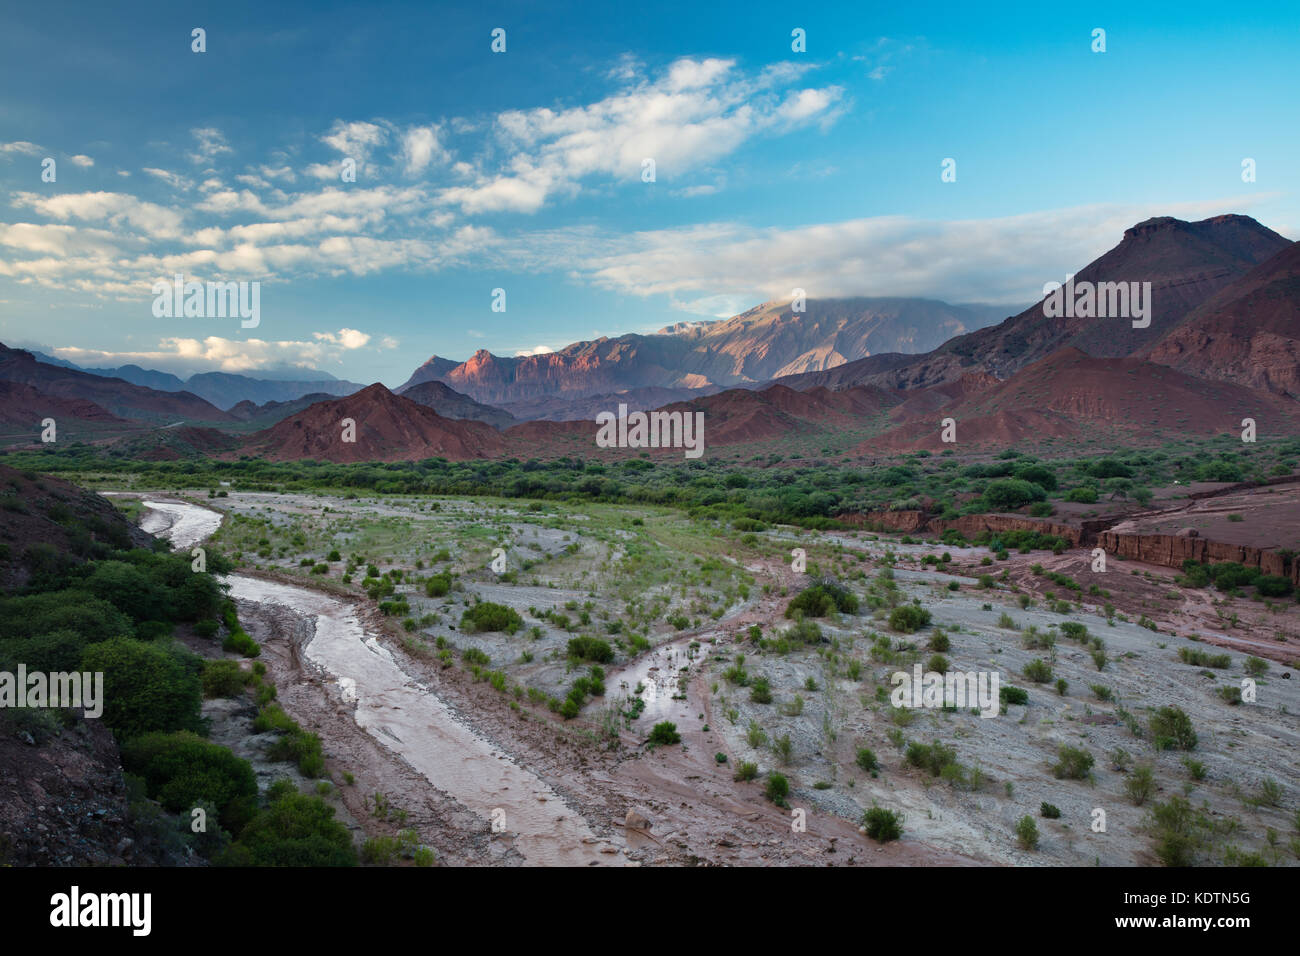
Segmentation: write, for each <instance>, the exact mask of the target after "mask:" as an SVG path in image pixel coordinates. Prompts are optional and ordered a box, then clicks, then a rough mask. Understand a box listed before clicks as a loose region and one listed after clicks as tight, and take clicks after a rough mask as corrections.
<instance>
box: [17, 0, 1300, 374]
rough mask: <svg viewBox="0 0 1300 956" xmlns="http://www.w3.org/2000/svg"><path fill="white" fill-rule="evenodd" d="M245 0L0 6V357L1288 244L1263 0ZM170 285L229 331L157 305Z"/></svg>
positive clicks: (1290, 232) (1293, 162) (535, 337)
mask: <svg viewBox="0 0 1300 956" xmlns="http://www.w3.org/2000/svg"><path fill="white" fill-rule="evenodd" d="M267 6H269V5H266V4H261V3H238V2H222V3H213V4H183V3H157V4H130V5H123V6H121V7H118V6H112V7H110V6H108V5H104V4H99V3H94V4H92V3H85V4H76V5H71V4H59V3H43V4H35V5H25V6H22V7H18V6H17V5H13V4H11V5H9V6H8V8H7V9H6V10H5V12H4V13H3V14H2V15H0V341H4V342H5V343H6V344H20V345H28V346H34V347H42V348H45V349H47V350H54V351H55V354H58V355H59V356H61V357H63V358H67V359H70V360H72V361H76V362H80V363H82V364H91V365H94V364H120V363H123V362H136V363H138V364H142V365H146V366H151V367H156V368H164V369H167V370H170V371H177V372H180V373H185V372H188V371H195V370H205V369H214V368H219V369H224V370H228V371H244V372H249V373H251V374H257V372H258V370H259V369H266V368H271V367H275V366H279V365H283V364H301V365H308V366H311V367H316V368H320V369H323V370H325V371H327V372H330V373H331V374H334V375H337V376H339V377H346V378H350V379H353V380H355V381H360V382H365V383H368V382H371V381H384V382H386V383H388V384H390V385H395V384H398V383H400V382H401V381H403V380H404V379H405V378H406V377H407V375H408V374H409V373H410V371H411V370H412V369H413V368H414V366H415V365H417V364H419V362H421V361H423V360H424V359H425V358H427V357H428V356H429V355H431V354H435V353H436V354H438V355H444V356H449V357H453V358H457V359H463V358H466V357H468V356H469V355H470V354H471V353H473V352H474V351H475V350H477V349H480V348H486V349H488V350H490V351H493V352H495V353H497V354H503V355H513V354H517V353H520V352H525V351H530V350H538V349H543V350H544V349H547V348H560V347H562V346H564V345H566V344H568V343H570V342H573V341H577V340H582V339H590V338H594V337H596V336H598V335H610V336H613V335H618V334H621V333H623V332H629V331H653V330H654V329H657V328H659V327H662V326H664V325H667V324H670V323H672V322H677V321H683V320H688V319H695V318H704V317H713V316H718V315H726V314H731V313H734V312H738V311H741V310H743V309H744V308H748V307H749V306H752V305H754V304H757V303H758V302H761V301H764V300H767V299H776V298H784V297H788V296H789V295H790V291H791V289H793V288H794V287H796V286H797V287H800V288H803V289H805V290H806V292H807V294H808V296H810V297H814V298H815V297H818V296H829V295H925V296H931V297H935V298H943V299H947V300H949V301H954V302H995V303H1006V304H1008V306H1011V305H1023V304H1025V303H1028V302H1029V301H1032V300H1033V299H1035V298H1036V297H1037V295H1036V293H1037V291H1038V290H1041V288H1042V285H1043V283H1045V282H1048V281H1052V280H1057V281H1059V280H1062V279H1063V278H1064V274H1065V273H1066V272H1067V271H1073V270H1075V269H1077V268H1079V267H1080V266H1082V265H1084V264H1085V263H1086V262H1087V261H1089V260H1090V259H1092V258H1095V257H1096V256H1097V255H1098V254H1100V253H1101V252H1103V251H1105V250H1106V249H1108V248H1110V247H1111V246H1113V245H1114V244H1115V243H1116V242H1117V241H1118V240H1119V238H1120V235H1121V233H1122V231H1123V229H1124V228H1126V227H1127V226H1129V225H1131V224H1133V223H1134V222H1137V221H1140V220H1141V219H1144V218H1147V217H1149V216H1152V215H1166V214H1167V215H1175V216H1179V217H1180V218H1187V219H1199V218H1204V217H1205V216H1208V215H1215V214H1218V213H1223V212H1242V213H1246V214H1248V215H1253V216H1255V217H1256V218H1257V219H1259V220H1260V221H1261V222H1263V223H1264V224H1265V225H1267V226H1269V227H1271V228H1273V229H1276V230H1277V231H1279V232H1281V233H1282V234H1283V235H1285V236H1287V237H1288V238H1292V239H1295V238H1298V237H1300V203H1298V202H1297V195H1296V194H1297V190H1296V187H1297V176H1298V175H1300V174H1298V171H1300V132H1298V131H1300V122H1297V119H1298V117H1297V109H1296V101H1295V91H1296V90H1297V89H1300V76H1298V75H1297V74H1298V73H1300V67H1298V66H1297V64H1300V7H1297V5H1296V4H1294V3H1290V4H1269V3H1252V4H1234V5H1224V4H1213V5H1211V4H1189V3H1178V4H1173V3H1170V4H1138V5H1134V4H1128V3H1126V4H1104V3H1102V4H1099V3H1089V4H1075V5H1071V4H1064V5H1058V4H1053V5H1051V6H1048V5H1041V4H1024V5H1000V6H999V7H998V8H997V10H996V11H993V12H990V11H988V10H985V9H981V8H980V6H977V5H970V7H969V8H968V9H961V7H962V6H963V5H957V6H958V7H959V8H958V9H952V8H951V7H950V6H948V5H939V6H932V5H898V4H889V5H886V4H872V3H861V2H858V3H843V4H839V3H832V4H818V5H817V6H816V9H814V10H811V11H810V10H808V9H807V8H806V7H805V6H804V5H801V4H791V3H780V4H778V3H753V2H747V3H735V4H712V3H711V4H701V3H692V4H662V3H656V4H647V5H636V4H609V3H570V4H547V5H546V7H547V9H546V10H544V11H543V10H541V9H538V7H539V6H540V5H537V4H474V5H470V4H464V5H462V6H461V7H460V8H459V9H458V8H457V7H454V6H451V5H445V4H429V3H411V4H407V3H379V4H366V5H364V6H357V7H352V6H350V5H348V4H343V3H312V4H283V5H276V9H274V10H268V9H266V7H267ZM195 27H201V28H203V29H204V30H205V31H206V45H207V50H206V52H204V53H195V52H192V50H191V42H192V41H191V30H192V29H193V28H195ZM497 27H500V28H503V29H504V30H505V31H506V51H505V52H504V53H494V52H492V50H491V49H490V45H491V42H492V41H491V35H490V34H491V31H492V30H493V29H494V28H497ZM795 28H802V29H803V30H804V31H806V37H807V41H806V45H807V49H806V52H803V53H796V52H793V51H792V50H791V31H792V30H793V29H795ZM1095 28H1101V29H1104V30H1105V31H1106V51H1105V52H1104V53H1094V52H1093V51H1092V49H1091V47H1092V43H1093V40H1092V31H1093V30H1094V29H1095ZM46 157H49V158H52V159H54V160H55V163H56V164H57V165H56V175H57V178H56V181H55V182H43V181H42V179H41V169H42V165H41V164H42V160H44V159H45V158H46ZM949 157H951V158H953V159H955V160H956V164H957V166H956V169H957V178H956V181H955V182H950V183H945V182H941V178H940V172H941V163H942V161H943V160H944V159H945V158H949ZM1247 157H1249V158H1252V159H1254V160H1255V162H1256V169H1257V178H1256V181H1255V182H1254V183H1244V182H1243V181H1242V177H1241V163H1242V160H1243V159H1244V158H1247ZM346 158H351V159H353V160H354V161H355V162H356V163H357V177H356V182H355V183H345V182H342V181H341V179H340V176H339V171H340V169H341V163H342V162H343V160H344V159H346ZM646 158H653V159H654V160H655V181H654V182H652V183H647V182H644V181H643V179H642V169H643V160H644V159H646ZM177 272H181V273H183V274H184V275H185V276H186V277H187V278H191V279H196V280H199V281H204V280H217V279H221V280H236V281H237V280H246V281H259V282H261V284H262V287H261V322H260V325H259V326H258V327H257V328H256V329H241V328H240V324H239V322H238V321H237V320H230V319H223V318H189V319H184V318H182V319H176V318H156V317H154V315H153V313H152V308H151V306H152V302H153V295H152V293H151V291H150V287H151V285H152V284H153V282H155V281H157V280H159V279H163V278H170V277H171V276H172V275H174V274H175V273H177ZM495 288H504V289H505V290H506V311H505V312H494V311H492V309H491V304H492V290H493V289H495Z"/></svg>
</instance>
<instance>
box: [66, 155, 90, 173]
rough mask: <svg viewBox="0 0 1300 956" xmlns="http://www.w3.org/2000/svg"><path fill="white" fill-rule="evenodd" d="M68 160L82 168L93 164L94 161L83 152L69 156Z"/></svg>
mask: <svg viewBox="0 0 1300 956" xmlns="http://www.w3.org/2000/svg"><path fill="white" fill-rule="evenodd" d="M68 162H70V163H72V165H74V166H80V167H82V168H83V169H85V168H89V167H91V166H94V165H95V161H94V160H93V159H91V158H90V157H89V156H86V155H84V154H83V153H78V154H77V155H76V156H69V157H68Z"/></svg>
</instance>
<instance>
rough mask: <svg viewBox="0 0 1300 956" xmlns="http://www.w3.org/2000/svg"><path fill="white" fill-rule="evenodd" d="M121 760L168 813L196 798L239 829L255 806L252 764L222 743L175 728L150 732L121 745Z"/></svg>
mask: <svg viewBox="0 0 1300 956" xmlns="http://www.w3.org/2000/svg"><path fill="white" fill-rule="evenodd" d="M122 766H123V768H124V769H125V770H127V771H128V772H129V773H133V774H135V775H137V776H139V777H142V778H143V779H144V781H145V785H146V787H147V790H148V794H149V796H150V797H152V798H153V799H155V800H157V801H158V802H159V803H161V804H162V805H163V807H165V808H166V809H167V810H169V811H171V812H172V813H188V812H189V811H190V810H191V809H192V808H193V807H196V806H198V805H199V804H200V803H211V804H213V805H214V806H216V807H217V808H219V810H220V811H221V825H222V826H223V827H225V828H226V829H227V830H230V831H232V832H235V831H237V830H239V829H240V828H241V827H243V826H244V824H246V823H247V822H248V820H249V819H250V818H251V817H252V814H253V810H254V808H255V807H256V805H257V804H256V799H257V778H256V777H255V776H254V775H253V768H252V765H250V764H249V762H248V761H247V760H241V759H240V758H238V757H236V756H235V755H234V754H233V753H231V752H230V751H229V750H227V749H226V748H225V747H220V746H218V745H217V744H214V743H209V742H208V741H206V740H204V739H203V738H201V737H199V736H197V735H195V734H192V733H189V732H187V731H179V732H177V733H170V734H164V733H150V734H144V735H142V736H139V737H136V738H135V739H133V740H131V741H128V742H127V743H126V744H124V745H123V747H122Z"/></svg>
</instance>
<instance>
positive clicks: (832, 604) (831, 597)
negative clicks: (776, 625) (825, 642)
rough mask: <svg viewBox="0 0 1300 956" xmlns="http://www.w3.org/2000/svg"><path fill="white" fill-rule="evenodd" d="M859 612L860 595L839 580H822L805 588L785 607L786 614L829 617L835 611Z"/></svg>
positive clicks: (790, 616)
mask: <svg viewBox="0 0 1300 956" xmlns="http://www.w3.org/2000/svg"><path fill="white" fill-rule="evenodd" d="M836 611H838V612H840V613H841V614H857V613H858V597H857V595H856V594H854V593H853V592H852V591H850V590H848V588H846V587H844V586H843V585H842V584H840V583H839V582H837V581H832V580H829V579H827V580H822V581H818V582H817V583H816V584H814V585H812V586H811V587H807V588H804V589H803V590H802V591H800V592H799V593H798V594H797V595H796V596H795V598H794V600H792V601H791V602H790V605H789V606H788V607H787V608H786V609H785V616H786V617H789V618H793V617H800V616H802V617H827V616H828V615H830V614H833V613H834V612H836Z"/></svg>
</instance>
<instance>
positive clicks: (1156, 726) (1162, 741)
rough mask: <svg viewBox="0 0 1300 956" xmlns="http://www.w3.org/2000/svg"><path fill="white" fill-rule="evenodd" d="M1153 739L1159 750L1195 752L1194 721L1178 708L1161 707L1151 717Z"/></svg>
mask: <svg viewBox="0 0 1300 956" xmlns="http://www.w3.org/2000/svg"><path fill="white" fill-rule="evenodd" d="M1150 727H1151V737H1152V739H1153V740H1154V742H1155V745H1156V749H1157V750H1195V749H1196V731H1195V730H1193V729H1192V719H1191V718H1190V717H1188V716H1187V714H1186V713H1185V712H1184V711H1183V710H1182V709H1181V708H1178V707H1161V708H1160V709H1159V710H1158V711H1156V712H1155V713H1154V714H1152V715H1151V721H1150Z"/></svg>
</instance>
